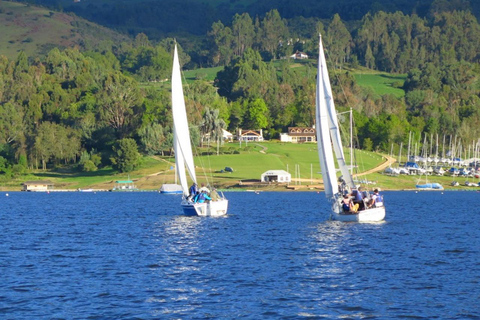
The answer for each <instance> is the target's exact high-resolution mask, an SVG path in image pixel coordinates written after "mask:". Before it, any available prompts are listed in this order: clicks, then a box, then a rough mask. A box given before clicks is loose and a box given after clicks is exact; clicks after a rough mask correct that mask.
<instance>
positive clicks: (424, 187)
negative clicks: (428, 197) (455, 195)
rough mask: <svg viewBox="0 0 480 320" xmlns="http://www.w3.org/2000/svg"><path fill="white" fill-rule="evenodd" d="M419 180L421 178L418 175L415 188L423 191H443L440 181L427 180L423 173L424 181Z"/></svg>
mask: <svg viewBox="0 0 480 320" xmlns="http://www.w3.org/2000/svg"><path fill="white" fill-rule="evenodd" d="M420 180H421V177H420V179H418V180H417V184H416V185H415V188H416V189H417V190H423V191H427V190H440V191H443V190H444V188H443V186H442V185H441V184H440V183H436V182H433V183H431V182H429V181H428V179H427V175H425V183H420V182H421V181H420Z"/></svg>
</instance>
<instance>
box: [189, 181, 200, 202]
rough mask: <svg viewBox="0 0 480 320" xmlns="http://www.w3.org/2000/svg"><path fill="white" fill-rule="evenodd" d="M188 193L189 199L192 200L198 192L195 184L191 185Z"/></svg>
mask: <svg viewBox="0 0 480 320" xmlns="http://www.w3.org/2000/svg"><path fill="white" fill-rule="evenodd" d="M188 192H189V193H190V195H189V198H190V199H193V198H194V197H195V196H196V195H197V192H198V190H197V184H196V183H195V182H194V183H193V184H192V186H191V187H190V189H189V190H188Z"/></svg>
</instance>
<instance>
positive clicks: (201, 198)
mask: <svg viewBox="0 0 480 320" xmlns="http://www.w3.org/2000/svg"><path fill="white" fill-rule="evenodd" d="M206 200H212V198H210V197H209V196H208V194H207V193H206V192H205V191H201V192H199V193H198V196H197V197H196V200H195V203H204V202H205V201H206Z"/></svg>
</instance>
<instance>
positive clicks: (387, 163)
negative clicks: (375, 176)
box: [353, 155, 396, 177]
mask: <svg viewBox="0 0 480 320" xmlns="http://www.w3.org/2000/svg"><path fill="white" fill-rule="evenodd" d="M382 157H383V158H385V159H386V161H385V162H383V163H382V164H380V165H378V166H377V167H375V168H373V169H370V170H367V171H365V172H361V173H358V174H354V175H353V176H354V177H359V176H365V175H367V174H370V173H374V172H378V171H382V170H385V168H387V167H388V166H391V165H392V163H394V162H395V161H396V160H395V158H392V157H390V156H387V155H382Z"/></svg>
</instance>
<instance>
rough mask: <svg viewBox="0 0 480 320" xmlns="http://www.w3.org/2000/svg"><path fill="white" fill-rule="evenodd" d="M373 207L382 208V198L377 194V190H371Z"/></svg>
mask: <svg viewBox="0 0 480 320" xmlns="http://www.w3.org/2000/svg"><path fill="white" fill-rule="evenodd" d="M372 198H373V199H374V203H375V207H377V208H378V207H383V197H382V195H381V194H380V193H378V189H375V190H373V196H372Z"/></svg>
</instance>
